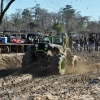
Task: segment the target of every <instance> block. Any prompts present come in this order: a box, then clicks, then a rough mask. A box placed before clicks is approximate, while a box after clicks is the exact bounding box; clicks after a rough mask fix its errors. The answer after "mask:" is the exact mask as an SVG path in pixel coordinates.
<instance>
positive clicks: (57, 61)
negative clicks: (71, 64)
mask: <svg viewBox="0 0 100 100" xmlns="http://www.w3.org/2000/svg"><path fill="white" fill-rule="evenodd" d="M51 66H52V71H53V72H54V73H55V74H59V75H64V74H65V72H66V67H67V62H66V57H65V56H64V55H61V54H58V55H57V54H55V55H54V56H53V57H52V61H51Z"/></svg>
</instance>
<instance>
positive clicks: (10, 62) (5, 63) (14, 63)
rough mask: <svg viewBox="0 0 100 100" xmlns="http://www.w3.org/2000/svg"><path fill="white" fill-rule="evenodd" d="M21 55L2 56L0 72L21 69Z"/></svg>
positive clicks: (0, 58)
mask: <svg viewBox="0 0 100 100" xmlns="http://www.w3.org/2000/svg"><path fill="white" fill-rule="evenodd" d="M22 57H23V54H2V55H1V56H0V70H1V69H11V68H18V67H21V64H22Z"/></svg>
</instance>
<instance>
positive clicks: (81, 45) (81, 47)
mask: <svg viewBox="0 0 100 100" xmlns="http://www.w3.org/2000/svg"><path fill="white" fill-rule="evenodd" d="M83 44H84V37H83V36H82V37H81V38H80V51H83Z"/></svg>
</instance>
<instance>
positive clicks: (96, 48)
mask: <svg viewBox="0 0 100 100" xmlns="http://www.w3.org/2000/svg"><path fill="white" fill-rule="evenodd" d="M98 42H99V36H98V34H96V35H95V51H98Z"/></svg>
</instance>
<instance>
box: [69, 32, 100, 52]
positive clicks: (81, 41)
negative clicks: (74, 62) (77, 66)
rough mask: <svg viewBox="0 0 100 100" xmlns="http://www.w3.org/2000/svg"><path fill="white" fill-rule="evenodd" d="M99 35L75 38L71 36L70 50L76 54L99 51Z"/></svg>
mask: <svg viewBox="0 0 100 100" xmlns="http://www.w3.org/2000/svg"><path fill="white" fill-rule="evenodd" d="M99 41H100V38H99V35H98V34H90V35H88V36H85V35H84V36H77V37H73V36H72V35H71V34H70V35H69V48H70V49H71V50H72V51H73V52H75V51H78V52H82V51H89V52H92V51H98V50H99V48H98V47H99Z"/></svg>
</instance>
